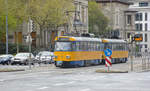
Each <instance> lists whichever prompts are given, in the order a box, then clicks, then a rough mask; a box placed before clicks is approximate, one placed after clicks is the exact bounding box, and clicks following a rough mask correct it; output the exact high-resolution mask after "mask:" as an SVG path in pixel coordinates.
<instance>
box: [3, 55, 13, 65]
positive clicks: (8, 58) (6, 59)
mask: <svg viewBox="0 0 150 91" xmlns="http://www.w3.org/2000/svg"><path fill="white" fill-rule="evenodd" d="M12 58H13V55H11V54H6V55H1V56H0V64H7V65H8V64H10V63H11V59H12Z"/></svg>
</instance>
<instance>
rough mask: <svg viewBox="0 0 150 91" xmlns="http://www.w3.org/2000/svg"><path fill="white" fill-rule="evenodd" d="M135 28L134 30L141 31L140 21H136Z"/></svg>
mask: <svg viewBox="0 0 150 91" xmlns="http://www.w3.org/2000/svg"><path fill="white" fill-rule="evenodd" d="M135 28H136V31H142V28H143V26H142V24H141V23H138V24H135Z"/></svg>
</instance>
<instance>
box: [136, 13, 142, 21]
mask: <svg viewBox="0 0 150 91" xmlns="http://www.w3.org/2000/svg"><path fill="white" fill-rule="evenodd" d="M135 21H142V13H137V14H136V15H135Z"/></svg>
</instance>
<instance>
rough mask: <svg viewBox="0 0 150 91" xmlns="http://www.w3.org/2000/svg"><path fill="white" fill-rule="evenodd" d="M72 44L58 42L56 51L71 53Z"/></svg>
mask: <svg viewBox="0 0 150 91" xmlns="http://www.w3.org/2000/svg"><path fill="white" fill-rule="evenodd" d="M70 50H71V42H56V44H55V51H70Z"/></svg>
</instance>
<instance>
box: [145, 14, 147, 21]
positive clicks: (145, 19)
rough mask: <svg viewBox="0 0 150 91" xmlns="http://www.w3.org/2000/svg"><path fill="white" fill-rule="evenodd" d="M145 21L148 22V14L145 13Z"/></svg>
mask: <svg viewBox="0 0 150 91" xmlns="http://www.w3.org/2000/svg"><path fill="white" fill-rule="evenodd" d="M145 21H147V13H145Z"/></svg>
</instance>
